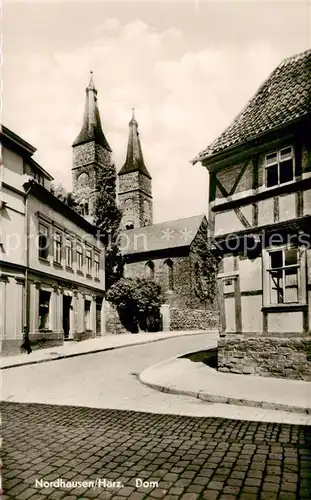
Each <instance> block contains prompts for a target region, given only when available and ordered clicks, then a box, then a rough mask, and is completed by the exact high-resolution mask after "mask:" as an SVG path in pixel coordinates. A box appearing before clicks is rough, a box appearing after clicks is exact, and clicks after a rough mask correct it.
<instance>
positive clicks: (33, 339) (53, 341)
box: [21, 332, 64, 351]
mask: <svg viewBox="0 0 311 500" xmlns="http://www.w3.org/2000/svg"><path fill="white" fill-rule="evenodd" d="M29 341H30V346H31V349H32V350H33V351H36V350H37V349H46V348H48V347H57V346H60V345H63V343H64V335H63V334H62V333H54V332H44V333H30V334H29ZM21 343H22V342H21Z"/></svg>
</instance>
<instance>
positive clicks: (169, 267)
mask: <svg viewBox="0 0 311 500" xmlns="http://www.w3.org/2000/svg"><path fill="white" fill-rule="evenodd" d="M164 265H165V267H166V272H167V284H168V289H169V290H171V291H172V290H174V264H173V261H172V260H171V259H167V260H166V261H165V262H164Z"/></svg>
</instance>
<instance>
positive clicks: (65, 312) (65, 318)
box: [63, 295, 71, 339]
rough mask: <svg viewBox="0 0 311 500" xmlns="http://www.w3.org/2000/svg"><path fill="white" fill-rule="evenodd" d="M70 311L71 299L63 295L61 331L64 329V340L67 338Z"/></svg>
mask: <svg viewBox="0 0 311 500" xmlns="http://www.w3.org/2000/svg"><path fill="white" fill-rule="evenodd" d="M70 309H71V297H69V295H63V329H64V338H65V339H68V338H69V332H70Z"/></svg>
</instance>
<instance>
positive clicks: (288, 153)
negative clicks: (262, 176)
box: [265, 146, 294, 187]
mask: <svg viewBox="0 0 311 500" xmlns="http://www.w3.org/2000/svg"><path fill="white" fill-rule="evenodd" d="M265 167H266V185H267V187H272V186H278V185H279V184H285V183H286V182H290V181H292V180H293V179H294V154H293V148H292V147H291V146H289V147H287V148H284V149H280V150H279V151H275V152H273V153H269V154H267V155H266V156H265Z"/></svg>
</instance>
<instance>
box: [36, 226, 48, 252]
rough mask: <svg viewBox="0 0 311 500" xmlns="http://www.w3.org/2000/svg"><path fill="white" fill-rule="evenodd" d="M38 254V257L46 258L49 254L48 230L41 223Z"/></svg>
mask: <svg viewBox="0 0 311 500" xmlns="http://www.w3.org/2000/svg"><path fill="white" fill-rule="evenodd" d="M38 256H39V258H40V259H47V258H48V256H49V230H48V228H47V226H44V225H43V224H39V236H38Z"/></svg>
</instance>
